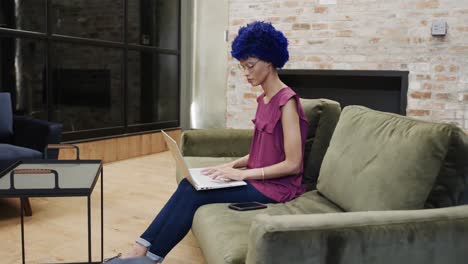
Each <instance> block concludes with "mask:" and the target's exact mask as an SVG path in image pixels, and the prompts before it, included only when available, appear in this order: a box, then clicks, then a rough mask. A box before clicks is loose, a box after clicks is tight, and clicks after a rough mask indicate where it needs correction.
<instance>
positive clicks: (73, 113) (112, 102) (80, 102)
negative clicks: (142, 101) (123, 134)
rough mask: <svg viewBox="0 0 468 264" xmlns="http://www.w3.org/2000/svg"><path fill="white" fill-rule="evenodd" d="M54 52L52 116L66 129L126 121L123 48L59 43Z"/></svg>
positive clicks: (113, 124) (98, 126) (94, 127)
mask: <svg viewBox="0 0 468 264" xmlns="http://www.w3.org/2000/svg"><path fill="white" fill-rule="evenodd" d="M53 53H54V56H53V57H54V65H55V67H54V68H53V69H51V71H52V72H51V75H52V78H51V88H52V89H51V97H50V100H51V104H52V105H53V106H54V108H53V109H54V111H53V116H52V119H53V120H54V121H58V122H61V123H62V124H63V125H64V130H65V131H77V130H88V129H98V128H106V127H115V126H121V125H123V122H122V111H121V109H122V70H121V69H122V51H121V50H119V49H113V48H101V47H93V46H82V45H74V44H64V43H57V44H55V45H54V47H53Z"/></svg>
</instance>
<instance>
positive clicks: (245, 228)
mask: <svg viewBox="0 0 468 264" xmlns="http://www.w3.org/2000/svg"><path fill="white" fill-rule="evenodd" d="M301 101H302V104H303V107H304V111H305V112H306V114H307V117H308V119H309V125H310V128H309V135H308V140H307V144H306V152H307V153H306V154H307V155H306V157H305V159H304V166H305V174H304V183H305V184H306V186H307V188H308V190H309V191H308V192H306V193H304V194H303V195H301V196H300V197H299V198H297V199H295V200H293V201H290V202H287V203H282V204H269V205H268V208H267V209H263V210H256V211H246V212H238V211H233V210H230V209H228V208H227V204H211V205H205V206H202V207H200V208H199V209H198V210H197V212H196V214H195V218H194V221H193V224H192V232H193V234H194V235H195V236H196V238H197V240H198V242H199V245H200V247H201V249H202V251H203V253H204V256H205V259H206V261H207V262H208V263H214V264H217V263H330V264H344V263H355V264H358V263H466V261H467V259H468V206H466V205H460V203H461V200H462V199H463V195H465V194H466V192H465V187H466V184H467V180H468V138H467V136H466V135H465V134H464V132H463V131H462V130H461V129H459V128H458V127H456V126H455V125H452V124H439V123H430V122H424V121H418V120H413V119H410V118H407V117H403V116H399V115H395V114H389V113H383V112H378V111H374V110H371V109H368V108H365V107H359V106H349V107H346V108H344V109H343V112H342V113H341V115H340V107H339V105H338V104H337V103H336V102H333V101H329V100H323V99H318V100H303V99H301ZM338 119H339V121H338ZM251 135H252V132H251V131H249V130H234V129H225V130H222V129H220V130H190V131H185V132H184V133H183V134H182V138H181V147H182V151H183V154H184V156H185V158H186V160H187V163H188V164H189V166H191V167H203V166H210V165H215V164H219V163H222V162H226V161H230V160H232V159H234V158H236V157H239V156H242V155H245V154H246V153H247V151H248V147H249V144H250V137H251ZM176 177H177V181H180V180H181V176H180V175H179V174H178V175H177V176H176ZM421 209H424V210H421Z"/></svg>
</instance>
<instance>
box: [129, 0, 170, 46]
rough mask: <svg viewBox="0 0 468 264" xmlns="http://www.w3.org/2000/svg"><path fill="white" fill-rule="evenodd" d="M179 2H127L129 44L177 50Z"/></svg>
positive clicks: (160, 0)
mask: <svg viewBox="0 0 468 264" xmlns="http://www.w3.org/2000/svg"><path fill="white" fill-rule="evenodd" d="M178 36H179V1H174V0H170V1H169V0H135V1H129V2H128V39H129V42H131V43H135V44H140V45H145V46H157V47H161V48H166V49H178V41H179V38H178Z"/></svg>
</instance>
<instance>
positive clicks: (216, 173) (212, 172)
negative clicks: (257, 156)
mask: <svg viewBox="0 0 468 264" xmlns="http://www.w3.org/2000/svg"><path fill="white" fill-rule="evenodd" d="M243 172H244V171H243V170H239V169H234V168H232V167H230V166H216V167H210V168H206V169H204V170H202V174H203V175H206V176H208V177H210V178H211V179H213V180H217V181H242V180H244V173H243Z"/></svg>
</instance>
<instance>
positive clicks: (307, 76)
mask: <svg viewBox="0 0 468 264" xmlns="http://www.w3.org/2000/svg"><path fill="white" fill-rule="evenodd" d="M278 73H279V76H280V78H281V80H282V81H283V82H284V83H286V84H287V85H288V86H290V87H291V88H292V89H293V90H294V91H295V92H296V93H297V94H298V95H299V97H301V98H326V99H331V100H335V101H337V102H339V103H340V104H341V107H342V108H343V107H345V106H348V105H363V106H366V107H369V108H372V109H375V110H379V111H385V112H391V113H396V114H401V115H406V105H407V92H408V74H409V72H408V71H370V70H366V71H364V70H363V71H360V70H290V69H288V70H279V72H278Z"/></svg>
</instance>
